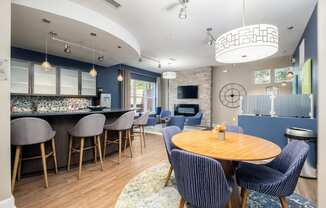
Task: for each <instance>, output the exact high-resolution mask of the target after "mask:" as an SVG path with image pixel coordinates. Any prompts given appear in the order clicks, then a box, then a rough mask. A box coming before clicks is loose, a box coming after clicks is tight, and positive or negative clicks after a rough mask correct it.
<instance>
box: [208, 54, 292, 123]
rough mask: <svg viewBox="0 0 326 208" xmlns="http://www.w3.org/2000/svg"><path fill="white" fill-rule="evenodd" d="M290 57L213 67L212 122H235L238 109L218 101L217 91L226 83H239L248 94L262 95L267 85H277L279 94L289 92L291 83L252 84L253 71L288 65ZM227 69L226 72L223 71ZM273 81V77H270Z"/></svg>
mask: <svg viewBox="0 0 326 208" xmlns="http://www.w3.org/2000/svg"><path fill="white" fill-rule="evenodd" d="M290 65H291V63H290V57H281V58H274V59H267V60H262V61H258V62H251V63H244V64H237V65H227V66H222V67H215V68H214V70H213V88H212V95H213V98H212V100H213V101H212V119H213V124H214V125H215V124H219V123H222V122H226V123H237V120H236V119H237V115H238V111H239V109H230V108H227V107H225V106H224V105H222V104H221V103H220V100H219V91H220V89H221V88H222V87H223V86H224V85H225V84H227V83H231V82H234V83H239V84H241V85H243V86H244V87H245V88H246V90H247V94H248V95H262V94H265V89H266V87H268V86H278V87H279V89H280V94H290V93H291V86H290V85H291V84H290V83H288V85H287V86H286V87H282V86H280V84H273V83H271V84H267V85H255V84H254V71H256V70H260V69H274V68H279V67H286V66H290ZM225 69H227V70H228V72H226V73H225V72H223V70H225ZM272 75H273V73H272ZM272 82H273V77H272Z"/></svg>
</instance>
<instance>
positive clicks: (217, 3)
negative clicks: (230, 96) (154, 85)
mask: <svg viewBox="0 0 326 208" xmlns="http://www.w3.org/2000/svg"><path fill="white" fill-rule="evenodd" d="M70 1H73V2H74V3H78V4H80V5H81V6H83V7H87V8H88V9H91V10H93V11H95V12H98V13H99V14H101V15H103V16H105V17H107V18H109V19H110V20H112V21H114V22H116V23H117V24H119V25H121V26H122V27H124V28H125V29H127V30H128V31H129V32H130V33H131V34H132V35H133V36H134V37H135V38H136V39H137V41H138V44H139V46H140V50H141V54H142V55H145V56H150V57H154V58H156V59H157V60H160V61H161V62H162V66H163V68H164V69H166V68H169V69H172V70H185V69H191V68H197V67H203V66H215V65H218V63H217V62H216V61H215V57H214V47H209V46H208V44H207V35H206V32H205V30H206V28H207V27H212V28H213V34H214V35H215V36H218V35H221V34H222V33H224V32H226V31H228V30H231V29H234V28H236V27H239V26H241V10H242V1H241V0H227V1H226V0H190V3H189V5H188V19H186V20H180V19H179V18H178V12H179V9H178V7H176V8H175V9H174V10H167V7H169V5H171V4H173V3H175V2H176V1H177V0H137V1H135V0H133V1H131V0H117V1H118V2H119V3H120V4H121V5H122V7H121V8H119V9H116V8H113V7H112V6H111V5H109V4H108V3H107V2H106V1H105V0H92V1H89V0H70ZM316 2H317V0H247V4H246V23H247V24H257V23H268V24H274V25H276V26H278V27H279V30H280V31H279V33H280V50H279V52H278V53H277V54H276V55H275V56H285V55H291V54H292V53H293V51H294V49H295V47H296V45H297V44H298V42H299V39H300V37H301V35H302V33H303V31H304V28H305V26H306V24H307V22H308V19H309V17H310V15H311V13H312V11H313V9H314V6H315V5H316ZM34 13H36V14H34ZM12 15H13V16H14V18H13V25H12V27H13V44H14V45H18V46H23V47H25V48H26V47H27V48H31V49H35V48H39V49H40V48H41V47H40V46H41V43H39V42H40V41H41V40H42V39H40V38H35V37H40V35H38V34H39V33H40V31H41V32H42V30H44V29H42V28H43V27H44V25H42V24H43V23H42V22H41V21H39V20H40V18H42V17H43V16H44V15H45V14H44V13H42V12H40V11H37V10H34V11H33V10H32V9H28V8H25V7H21V8H16V6H15V7H14V8H13V14H12ZM47 15H50V16H49V18H54V19H55V21H56V20H57V18H58V19H59V20H60V21H59V22H60V24H59V23H58V24H56V25H55V26H53V27H55V30H56V32H58V33H59V35H61V34H62V36H63V37H65V38H68V39H70V40H71V41H76V42H79V41H85V40H87V38H88V37H87V35H88V34H89V31H90V29H95V28H89V27H90V26H87V25H82V24H81V23H78V22H77V23H76V22H74V21H72V20H69V19H68V18H64V17H59V16H55V15H51V14H47ZM26 22H27V23H29V24H28V26H27V24H26ZM74 24H75V25H74ZM31 25H32V26H31ZM24 26H25V27H24ZM289 26H294V30H291V31H289V30H288V29H287V28H288V27H289ZM22 27H23V28H22ZM31 27H32V28H33V29H31ZM23 31H24V32H23ZM98 32H100V31H98ZM102 35H103V38H100V39H99V42H98V47H101V48H103V49H105V50H107V51H108V53H107V54H106V55H105V57H106V58H107V59H112V61H107V62H105V65H112V64H115V63H118V62H122V63H126V64H129V65H133V66H136V67H141V68H146V69H150V70H154V71H160V70H159V69H158V68H157V64H156V63H154V62H150V61H143V62H141V63H139V62H138V58H137V55H135V53H134V52H133V51H132V49H131V48H128V44H125V45H124V46H125V47H126V48H124V47H123V49H125V50H126V51H124V50H118V49H117V48H116V45H117V44H121V45H122V44H123V43H122V41H121V40H119V39H117V38H114V37H112V36H109V37H105V33H104V32H103V34H102ZM26 36H27V37H28V38H26ZM36 46H37V47H36ZM51 52H52V53H54V54H57V55H61V56H66V54H64V53H63V52H62V48H60V47H59V48H58V47H55V46H53V48H51ZM70 56H71V55H70ZM79 56H81V57H82V55H81V54H79ZM275 56H274V57H275ZM73 58H76V59H80V58H78V57H77V55H76V57H73ZM169 58H174V59H176V61H175V62H173V64H168V63H169V62H171V61H170V60H169ZM86 59H87V58H86ZM113 60H114V61H113Z"/></svg>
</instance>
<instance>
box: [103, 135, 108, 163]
mask: <svg viewBox="0 0 326 208" xmlns="http://www.w3.org/2000/svg"><path fill="white" fill-rule="evenodd" d="M107 142H108V131H107V130H105V131H104V144H103V145H104V147H103V160H105V154H106V145H107Z"/></svg>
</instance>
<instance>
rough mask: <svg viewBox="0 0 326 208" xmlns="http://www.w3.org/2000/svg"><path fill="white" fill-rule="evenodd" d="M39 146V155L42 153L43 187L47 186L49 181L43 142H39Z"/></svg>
mask: <svg viewBox="0 0 326 208" xmlns="http://www.w3.org/2000/svg"><path fill="white" fill-rule="evenodd" d="M40 148H41V155H42V164H43V172H44V186H45V188H47V187H49V182H48V170H47V166H46V156H45V145H44V143H41V144H40Z"/></svg>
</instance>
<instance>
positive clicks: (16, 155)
mask: <svg viewBox="0 0 326 208" xmlns="http://www.w3.org/2000/svg"><path fill="white" fill-rule="evenodd" d="M21 149H22V147H21V146H16V154H15V162H14V170H13V173H12V178H11V192H12V193H14V191H15V185H16V177H17V169H18V163H19V159H20V154H21Z"/></svg>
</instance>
